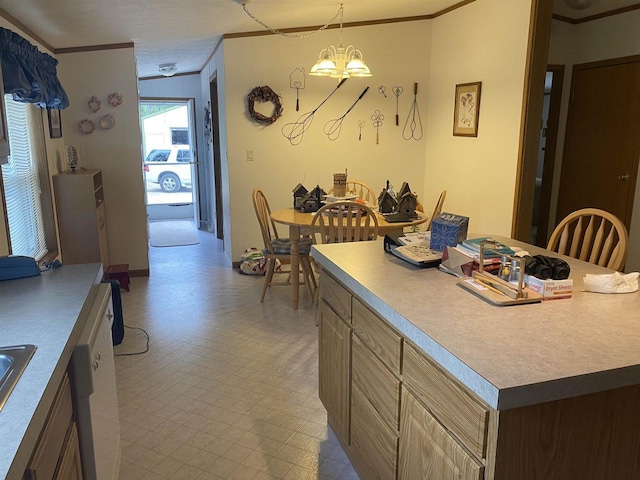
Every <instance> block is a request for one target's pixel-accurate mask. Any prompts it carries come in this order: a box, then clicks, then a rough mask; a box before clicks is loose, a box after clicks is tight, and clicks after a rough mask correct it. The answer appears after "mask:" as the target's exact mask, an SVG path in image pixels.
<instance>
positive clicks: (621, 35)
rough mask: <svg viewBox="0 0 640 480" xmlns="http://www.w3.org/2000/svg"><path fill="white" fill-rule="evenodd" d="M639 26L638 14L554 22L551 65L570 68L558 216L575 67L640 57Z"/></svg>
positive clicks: (633, 258) (639, 203)
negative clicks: (575, 22)
mask: <svg viewBox="0 0 640 480" xmlns="http://www.w3.org/2000/svg"><path fill="white" fill-rule="evenodd" d="M638 25H640V11H638V10H634V11H631V12H626V13H624V14H620V15H615V16H611V17H606V18H602V19H599V20H595V21H591V22H586V23H582V24H578V25H570V24H566V23H563V22H558V21H557V20H554V22H553V25H552V30H551V44H550V47H549V61H548V63H550V64H561V65H562V64H563V65H566V67H565V76H564V86H563V92H562V108H561V111H560V127H559V129H558V148H557V150H556V169H555V175H554V187H555V188H554V190H553V203H552V206H551V207H552V213H553V212H555V207H556V205H557V196H558V187H559V182H560V172H561V167H562V153H563V147H564V134H565V124H566V120H567V112H568V102H569V93H570V88H571V72H572V69H573V65H575V64H581V63H588V62H596V61H599V60H606V59H611V58H619V57H626V56H631V55H638V54H640V35H638ZM638 186H640V179H638V180H637V183H636V193H635V200H634V205H633V216H632V219H631V228H630V229H629V257H628V260H627V264H626V271H628V272H631V271H638V270H640V244H638V242H636V241H635V240H636V239H638V238H640V188H638Z"/></svg>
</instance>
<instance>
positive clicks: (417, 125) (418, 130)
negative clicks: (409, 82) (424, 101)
mask: <svg viewBox="0 0 640 480" xmlns="http://www.w3.org/2000/svg"><path fill="white" fill-rule="evenodd" d="M416 117H417V118H416ZM423 134H424V132H423V131H422V120H421V119H420V111H419V110H418V84H417V83H414V84H413V104H412V105H411V108H410V109H409V115H408V116H407V121H406V122H405V123H404V128H403V129H402V138H404V139H405V140H411V139H413V140H420V139H421V138H422V135H423Z"/></svg>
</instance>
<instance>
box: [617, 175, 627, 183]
mask: <svg viewBox="0 0 640 480" xmlns="http://www.w3.org/2000/svg"><path fill="white" fill-rule="evenodd" d="M618 180H620V181H621V182H625V181H627V180H629V175H628V174H623V175H618Z"/></svg>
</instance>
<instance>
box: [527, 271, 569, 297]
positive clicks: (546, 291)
mask: <svg viewBox="0 0 640 480" xmlns="http://www.w3.org/2000/svg"><path fill="white" fill-rule="evenodd" d="M524 284H525V285H526V286H527V287H529V289H530V290H533V291H534V292H537V293H539V294H540V295H542V299H543V300H556V299H560V298H571V296H572V295H573V279H572V278H568V279H566V280H540V279H539V278H536V277H533V276H531V275H525V276H524Z"/></svg>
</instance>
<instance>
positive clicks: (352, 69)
mask: <svg viewBox="0 0 640 480" xmlns="http://www.w3.org/2000/svg"><path fill="white" fill-rule="evenodd" d="M233 1H234V2H235V3H237V4H239V5H242V9H243V10H244V11H245V13H246V14H247V15H249V16H250V17H251V18H252V19H253V20H255V21H256V22H257V23H259V24H260V25H262V26H263V27H264V28H266V29H267V30H269V31H271V32H272V33H276V34H278V35H282V36H283V37H287V38H308V37H311V36H312V35H315V34H317V33H319V32H321V31H323V30H326V29H327V28H328V27H329V25H331V23H332V22H333V21H334V20H336V19H338V18H340V45H339V46H338V47H337V48H336V47H334V46H333V45H331V46H329V47H327V48H325V49H324V50H322V51H321V52H320V56H319V58H318V61H317V62H316V64H315V65H314V66H313V67H312V68H311V71H310V72H309V75H315V76H319V77H331V78H348V77H370V76H371V70H369V67H367V64H366V63H364V59H363V58H362V52H361V51H360V50H358V49H357V48H355V47H354V46H353V45H349V46H348V47H347V48H344V47H343V46H342V17H343V12H344V6H343V5H342V4H340V8H339V9H338V12H337V13H336V14H335V16H334V17H333V18H332V19H331V20H330V21H329V22H327V23H325V24H324V25H323V26H321V27H320V28H318V29H317V30H315V31H312V32H307V33H290V32H283V31H282V30H278V29H276V28H273V27H271V26H269V25H267V24H266V23H264V22H263V21H262V20H260V19H259V18H258V17H256V16H255V15H254V14H253V13H251V12H250V11H249V9H248V8H247V2H249V0H233Z"/></svg>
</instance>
